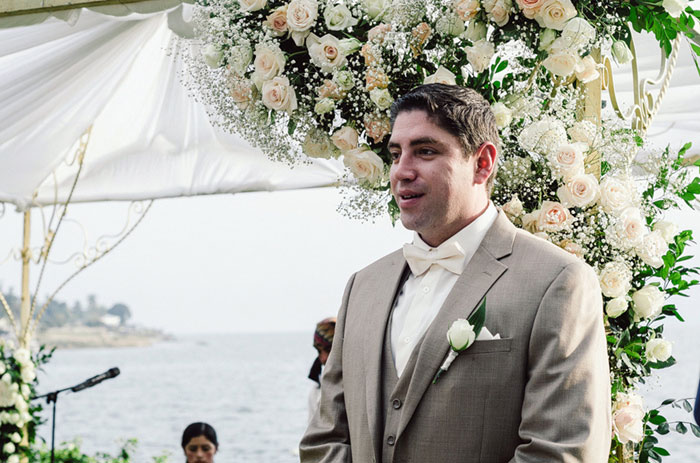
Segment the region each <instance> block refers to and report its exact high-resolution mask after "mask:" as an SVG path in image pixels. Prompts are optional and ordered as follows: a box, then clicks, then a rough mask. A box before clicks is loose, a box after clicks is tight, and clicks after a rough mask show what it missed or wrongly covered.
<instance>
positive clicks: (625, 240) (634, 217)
mask: <svg viewBox="0 0 700 463" xmlns="http://www.w3.org/2000/svg"><path fill="white" fill-rule="evenodd" d="M614 230H615V232H616V235H617V237H618V238H619V239H620V240H621V241H622V243H620V244H621V245H622V246H623V247H626V248H634V247H637V246H639V245H640V244H641V243H642V240H643V239H644V235H646V234H647V227H646V223H645V222H644V219H643V218H642V213H641V212H640V211H639V209H637V208H636V207H628V208H627V209H625V210H623V211H622V212H621V213H620V216H619V217H618V222H617V223H616V224H615V227H614Z"/></svg>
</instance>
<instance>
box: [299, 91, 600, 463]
mask: <svg viewBox="0 0 700 463" xmlns="http://www.w3.org/2000/svg"><path fill="white" fill-rule="evenodd" d="M391 116H392V118H391V119H392V134H391V138H390V140H389V151H390V152H391V156H392V159H393V163H392V166H391V174H390V179H391V191H392V193H393V195H394V198H395V199H396V201H397V203H398V205H399V209H400V211H401V221H402V223H403V224H404V226H405V227H406V228H408V229H410V230H414V231H415V234H414V238H413V244H409V245H405V246H404V249H403V250H399V251H396V252H394V253H392V254H389V255H388V256H385V257H383V258H382V259H380V260H378V261H376V262H375V263H373V264H371V265H369V266H368V267H366V268H365V269H363V270H361V271H359V272H358V273H356V274H355V275H353V276H352V277H351V278H350V281H349V283H348V285H347V288H346V290H345V295H344V297H343V302H342V305H341V308H340V311H339V314H338V323H337V326H336V332H335V333H336V334H335V341H334V343H333V349H332V351H331V355H330V358H329V360H328V363H327V365H326V372H325V374H324V378H323V381H322V386H321V404H320V409H319V411H318V412H317V413H316V415H315V416H314V418H313V419H312V421H311V423H310V424H309V427H308V429H307V431H306V434H305V435H304V437H303V439H302V441H301V445H300V454H301V461H302V463H312V462H313V463H319V462H323V463H331V462H332V463H340V462H343V463H345V462H351V461H352V462H355V463H370V462H372V463H378V462H381V463H392V462H413V463H438V462H440V463H452V462H454V463H457V462H460V463H462V462H483V463H500V462H504V463H505V462H590V463H602V462H605V461H607V456H608V449H609V445H610V437H611V429H610V403H609V400H610V387H609V373H608V363H607V355H606V343H605V334H604V330H603V323H602V313H603V312H602V303H601V296H600V289H599V287H598V280H597V278H596V275H595V273H594V272H593V270H592V269H591V268H590V267H589V266H588V265H586V264H585V263H584V262H582V261H581V260H579V259H578V258H576V257H574V256H573V255H570V254H568V253H567V252H565V251H563V250H561V249H559V248H558V247H556V246H554V245H552V244H550V243H549V242H547V241H545V240H542V239H541V238H537V237H534V236H533V235H531V234H529V233H527V232H525V231H521V230H518V229H516V228H515V227H514V226H513V225H512V224H511V223H510V222H509V220H508V219H507V218H506V217H505V215H504V213H503V212H499V211H498V210H497V209H496V208H495V207H494V206H493V204H492V203H491V202H490V200H489V196H490V191H491V186H492V183H493V178H494V175H495V171H496V159H497V151H498V145H499V140H498V132H497V129H496V123H495V119H494V116H493V113H492V112H491V109H490V107H489V104H488V102H487V101H486V100H484V99H483V98H482V97H481V96H480V95H479V94H478V93H477V92H475V91H473V90H471V89H466V88H463V87H458V86H448V85H442V84H431V85H423V86H420V87H418V88H416V89H414V90H413V91H411V92H410V93H408V94H407V95H406V96H404V97H402V98H400V99H399V100H397V101H396V102H395V103H394V105H393V106H392V112H391ZM484 298H486V321H485V324H484V329H483V330H482V333H481V334H480V336H479V338H478V339H477V341H476V342H475V343H474V344H473V345H471V346H470V347H469V348H468V349H467V350H465V351H463V352H462V353H460V354H459V356H458V357H457V359H456V360H455V361H454V362H453V363H452V365H451V366H450V368H449V370H448V371H447V372H444V373H443V374H442V375H441V376H440V379H439V381H437V382H436V383H433V378H434V376H435V373H436V372H437V371H438V369H439V368H440V366H441V364H442V363H443V361H444V359H445V357H446V356H447V354H448V352H449V344H448V342H447V338H446V332H447V329H448V328H449V327H450V325H451V324H452V322H453V321H455V320H456V319H458V318H468V317H469V315H470V314H471V313H473V311H474V310H475V309H476V308H477V306H478V305H479V303H480V302H481V300H482V299H484Z"/></svg>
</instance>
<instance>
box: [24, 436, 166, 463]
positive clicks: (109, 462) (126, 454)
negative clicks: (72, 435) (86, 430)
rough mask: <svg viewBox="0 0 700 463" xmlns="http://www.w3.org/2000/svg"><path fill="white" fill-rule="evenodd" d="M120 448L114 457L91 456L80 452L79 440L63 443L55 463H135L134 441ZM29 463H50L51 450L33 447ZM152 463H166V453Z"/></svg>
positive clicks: (108, 455) (57, 450)
mask: <svg viewBox="0 0 700 463" xmlns="http://www.w3.org/2000/svg"><path fill="white" fill-rule="evenodd" d="M120 445H121V447H120V448H119V450H118V451H117V453H116V454H115V455H112V454H110V453H106V452H98V453H96V454H95V455H93V456H89V455H86V454H85V453H83V451H82V450H81V448H80V446H81V441H80V439H76V440H73V441H71V442H63V443H62V444H61V445H60V446H59V447H58V448H56V449H55V450H54V462H55V463H132V462H135V460H134V459H133V454H134V452H135V451H136V448H137V446H138V441H137V440H136V439H127V440H125V441H123V442H122V443H121V444H120ZM28 457H29V463H50V462H51V449H50V448H49V447H48V446H47V445H46V444H45V443H44V444H42V445H41V446H35V447H34V448H32V449H31V450H30V452H29V454H28ZM151 458H152V460H153V462H154V463H167V462H168V461H169V454H168V452H163V453H162V454H160V455H157V456H154V457H151Z"/></svg>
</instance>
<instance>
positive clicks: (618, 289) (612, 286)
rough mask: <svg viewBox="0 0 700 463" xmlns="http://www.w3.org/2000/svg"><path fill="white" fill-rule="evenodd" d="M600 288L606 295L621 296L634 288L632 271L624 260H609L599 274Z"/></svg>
mask: <svg viewBox="0 0 700 463" xmlns="http://www.w3.org/2000/svg"><path fill="white" fill-rule="evenodd" d="M598 280H599V281H600V290H601V291H602V293H603V295H604V296H606V297H612V298H621V297H624V296H626V295H627V293H628V292H629V290H630V289H632V284H631V282H632V271H631V270H630V269H629V267H627V265H626V264H625V263H624V262H618V261H613V262H608V263H607V264H605V266H604V267H603V269H602V270H601V271H600V275H598Z"/></svg>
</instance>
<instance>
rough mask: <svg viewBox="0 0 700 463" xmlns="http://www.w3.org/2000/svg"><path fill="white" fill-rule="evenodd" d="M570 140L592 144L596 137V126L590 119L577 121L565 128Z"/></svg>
mask: <svg viewBox="0 0 700 463" xmlns="http://www.w3.org/2000/svg"><path fill="white" fill-rule="evenodd" d="M567 132H568V134H569V137H571V141H573V142H580V143H585V144H586V145H588V146H593V145H594V144H595V142H596V140H597V139H598V127H597V126H596V125H595V124H594V123H593V122H591V121H578V122H574V125H572V126H571V127H569V130H567Z"/></svg>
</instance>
